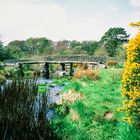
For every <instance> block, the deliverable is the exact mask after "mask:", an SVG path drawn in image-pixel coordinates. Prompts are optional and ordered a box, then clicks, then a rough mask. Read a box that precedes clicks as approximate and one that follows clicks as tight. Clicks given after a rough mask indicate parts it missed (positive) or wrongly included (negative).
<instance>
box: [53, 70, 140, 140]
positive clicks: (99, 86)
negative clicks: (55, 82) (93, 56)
mask: <svg viewBox="0 0 140 140" xmlns="http://www.w3.org/2000/svg"><path fill="white" fill-rule="evenodd" d="M121 75H122V70H121V69H106V70H101V71H100V72H99V76H100V79H99V80H97V81H91V80H89V79H86V78H83V79H80V80H78V81H73V80H72V81H71V82H70V83H69V84H68V85H67V86H65V88H64V94H66V93H67V91H68V90H71V89H74V90H75V91H77V92H79V93H81V94H82V95H83V96H84V99H83V100H80V101H76V102H75V103H74V104H72V105H70V106H69V108H70V109H73V110H75V111H76V112H77V113H78V115H79V118H80V119H79V120H72V119H70V115H72V114H70V113H68V114H67V115H66V116H63V117H62V116H61V117H58V118H57V119H55V120H54V121H53V126H55V128H54V129H55V132H56V133H57V134H58V135H60V136H62V137H63V139H64V140H130V139H129V138H130V136H131V139H133V140H139V139H140V137H138V136H139V135H138V134H139V133H138V132H137V131H136V130H135V129H134V128H133V127H132V126H130V125H126V124H125V123H123V122H122V121H121V117H122V114H121V113H119V112H117V108H118V107H119V106H120V105H121V100H122V99H121V96H120V93H121V88H120V87H121ZM83 82H84V83H86V84H82V83H83ZM106 112H112V113H113V118H112V119H111V120H107V119H105V117H104V115H105V113H106ZM132 130H133V131H132ZM131 132H133V135H131ZM126 135H127V136H126Z"/></svg>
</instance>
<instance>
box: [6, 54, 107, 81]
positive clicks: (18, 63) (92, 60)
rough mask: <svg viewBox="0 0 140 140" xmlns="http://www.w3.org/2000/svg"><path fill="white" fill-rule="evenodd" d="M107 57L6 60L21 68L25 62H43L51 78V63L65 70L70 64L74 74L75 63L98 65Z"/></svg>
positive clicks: (53, 57)
mask: <svg viewBox="0 0 140 140" xmlns="http://www.w3.org/2000/svg"><path fill="white" fill-rule="evenodd" d="M104 61H105V58H102V57H98V58H97V57H91V56H48V57H47V58H46V59H45V60H40V61H39V60H15V61H14V60H12V61H10V60H9V61H8V60H7V61H5V66H18V68H19V69H22V65H24V64H28V65H31V64H42V65H44V68H45V75H46V78H47V79H49V75H50V71H49V64H60V65H61V66H62V70H63V71H64V70H65V65H66V64H70V75H71V76H72V75H73V64H90V65H93V67H94V66H95V65H98V64H99V63H103V62H104Z"/></svg>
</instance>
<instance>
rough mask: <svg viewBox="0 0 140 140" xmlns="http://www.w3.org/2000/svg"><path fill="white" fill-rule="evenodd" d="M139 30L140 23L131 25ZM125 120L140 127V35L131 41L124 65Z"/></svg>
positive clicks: (123, 94) (123, 108) (123, 95)
mask: <svg viewBox="0 0 140 140" xmlns="http://www.w3.org/2000/svg"><path fill="white" fill-rule="evenodd" d="M130 25H131V26H134V27H137V28H138V29H139V27H140V22H137V23H131V24H130ZM121 95H122V98H123V107H122V108H119V109H118V110H119V111H124V112H125V117H124V118H123V119H124V120H125V121H127V122H128V123H133V124H135V125H137V126H140V33H138V34H137V35H136V37H135V38H133V39H131V40H130V41H129V44H128V48H127V61H126V63H125V65H124V72H123V86H122V94H121Z"/></svg>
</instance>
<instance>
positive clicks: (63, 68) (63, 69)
mask: <svg viewBox="0 0 140 140" xmlns="http://www.w3.org/2000/svg"><path fill="white" fill-rule="evenodd" d="M65 65H66V64H65V63H61V66H62V71H65V70H66V69H65Z"/></svg>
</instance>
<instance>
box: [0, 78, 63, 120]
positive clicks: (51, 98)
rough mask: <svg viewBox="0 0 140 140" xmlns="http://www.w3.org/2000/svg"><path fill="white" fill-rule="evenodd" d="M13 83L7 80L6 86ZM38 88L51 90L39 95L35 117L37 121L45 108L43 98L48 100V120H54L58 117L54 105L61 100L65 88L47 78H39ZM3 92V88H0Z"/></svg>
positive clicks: (36, 101)
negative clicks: (43, 86)
mask: <svg viewBox="0 0 140 140" xmlns="http://www.w3.org/2000/svg"><path fill="white" fill-rule="evenodd" d="M10 83H12V80H6V84H10ZM36 83H37V86H40V85H46V86H47V85H48V84H49V85H50V86H49V88H48V89H47V90H46V91H45V93H43V94H42V93H41V94H40V93H38V95H37V96H36V100H35V104H34V115H35V121H36V120H37V118H38V114H39V112H40V110H41V108H42V106H43V98H46V99H47V100H46V101H47V105H48V106H47V107H46V108H47V110H46V119H48V120H50V119H53V118H54V117H55V116H56V113H55V109H54V108H53V105H54V104H55V103H56V102H57V101H58V100H60V95H59V93H60V92H61V91H62V88H63V86H58V85H57V84H54V83H53V80H50V79H49V80H48V79H45V78H42V77H40V78H38V79H37V81H36ZM0 87H1V89H2V90H3V86H0Z"/></svg>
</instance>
